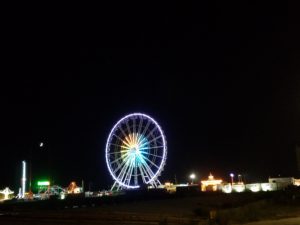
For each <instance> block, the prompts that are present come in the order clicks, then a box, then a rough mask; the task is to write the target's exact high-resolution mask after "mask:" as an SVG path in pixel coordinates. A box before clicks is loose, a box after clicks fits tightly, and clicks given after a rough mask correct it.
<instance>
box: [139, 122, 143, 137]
mask: <svg viewBox="0 0 300 225" xmlns="http://www.w3.org/2000/svg"><path fill="white" fill-rule="evenodd" d="M142 126H143V119H140V122H139V126H138V134H140V133H141V129H142Z"/></svg>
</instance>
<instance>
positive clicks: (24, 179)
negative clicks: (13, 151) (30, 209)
mask: <svg viewBox="0 0 300 225" xmlns="http://www.w3.org/2000/svg"><path fill="white" fill-rule="evenodd" d="M26 180H27V178H26V161H22V196H21V197H22V198H24V197H25V192H26Z"/></svg>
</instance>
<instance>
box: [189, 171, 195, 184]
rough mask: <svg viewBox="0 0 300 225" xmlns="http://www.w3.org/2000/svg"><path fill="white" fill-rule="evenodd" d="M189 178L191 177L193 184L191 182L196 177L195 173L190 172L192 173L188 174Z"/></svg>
mask: <svg viewBox="0 0 300 225" xmlns="http://www.w3.org/2000/svg"><path fill="white" fill-rule="evenodd" d="M190 178H191V180H192V184H193V183H194V179H195V178H196V175H195V174H194V173H192V174H191V175H190Z"/></svg>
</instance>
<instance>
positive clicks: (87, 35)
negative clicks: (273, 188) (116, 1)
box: [0, 1, 300, 189]
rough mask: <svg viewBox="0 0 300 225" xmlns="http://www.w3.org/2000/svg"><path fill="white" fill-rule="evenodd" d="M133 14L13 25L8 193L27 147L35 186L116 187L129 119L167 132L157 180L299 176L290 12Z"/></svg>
mask: <svg viewBox="0 0 300 225" xmlns="http://www.w3.org/2000/svg"><path fill="white" fill-rule="evenodd" d="M225 4H226V5H225ZM127 7H128V10H123V9H115V10H112V11H109V12H108V11H107V10H106V9H105V8H101V10H99V11H98V12H97V10H95V9H94V10H95V11H93V12H91V13H88V11H85V14H84V15H86V16H82V15H81V14H80V16H81V17H83V19H80V20H79V21H80V22H79V21H78V20H76V22H75V20H74V21H72V19H71V18H63V19H62V20H59V19H58V18H56V17H55V18H56V19H53V18H52V17H51V16H53V17H54V15H51V14H49V17H48V16H45V15H44V16H43V15H39V16H30V15H27V16H28V17H27V16H25V17H21V16H20V17H17V18H15V19H13V18H11V21H10V22H9V23H8V24H7V25H6V27H5V28H4V29H5V30H6V31H7V32H5V33H6V34H5V37H4V39H5V41H4V42H3V49H2V50H1V55H2V60H1V61H2V62H1V81H0V86H1V88H0V89H1V90H0V92H1V99H0V100H1V103H0V104H1V112H0V115H1V117H0V132H1V135H0V149H1V163H0V171H1V179H0V189H2V188H4V187H5V186H10V187H13V188H17V187H18V186H19V181H20V173H21V170H20V167H21V160H23V159H27V160H28V158H29V157H30V152H32V153H33V158H32V167H33V177H34V178H35V179H38V178H50V179H51V180H52V181H54V183H56V184H60V185H62V186H67V185H68V184H69V183H70V182H71V181H72V180H75V181H77V182H78V183H80V182H81V180H82V179H83V180H84V181H85V183H86V184H87V185H88V184H90V185H91V186H92V187H93V188H94V189H99V188H108V187H109V185H111V184H112V183H113V181H112V179H111V177H110V175H109V173H108V170H107V167H106V164H105V142H106V138H107V136H108V134H109V131H110V129H111V128H112V127H113V125H114V124H115V123H116V122H117V120H118V119H120V118H121V117H123V116H124V115H126V114H128V113H132V112H143V113H146V114H149V115H150V116H152V117H154V118H155V119H156V120H157V121H158V123H159V124H160V125H161V127H162V128H163V130H164V132H165V135H166V138H167V141H168V159H167V163H166V167H165V170H164V171H163V173H162V177H161V181H166V180H171V181H174V176H175V174H176V177H177V180H178V181H179V182H186V181H187V180H188V175H189V174H190V173H191V172H195V173H196V174H197V176H198V177H207V175H208V173H209V172H212V173H213V174H215V175H216V176H220V177H222V178H223V179H225V180H226V179H228V180H229V175H228V174H229V173H230V172H234V173H241V174H242V175H243V176H245V179H246V180H248V181H267V178H268V177H269V176H278V175H279V174H280V175H281V176H297V171H296V159H295V145H296V144H297V143H299V142H300V75H299V74H300V69H299V68H300V67H299V65H300V63H299V62H300V48H299V33H298V29H299V24H298V23H297V20H296V19H295V18H294V17H293V15H294V13H293V12H292V10H293V7H291V6H290V7H288V5H284V4H283V5H272V6H269V5H261V3H260V4H255V3H247V2H246V1H245V3H243V4H240V5H238V6H237V5H234V6H233V5H229V4H228V3H214V4H211V5H206V4H202V5H199V6H192V5H184V6H180V5H177V6H175V5H168V6H161V7H159V9H158V8H157V7H154V6H152V7H150V6H149V7H147V8H143V10H142V9H140V10H135V9H134V8H130V7H129V6H127ZM41 14H43V13H41ZM41 17H42V18H41ZM66 17H67V16H66ZM73 28H75V29H73ZM41 141H42V142H44V145H45V146H44V147H43V148H39V146H38V145H39V142H41ZM298 176H299V174H298Z"/></svg>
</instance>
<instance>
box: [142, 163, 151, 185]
mask: <svg viewBox="0 0 300 225" xmlns="http://www.w3.org/2000/svg"><path fill="white" fill-rule="evenodd" d="M140 169H141V171H143V176H144V179H143V180H144V182H145V183H147V182H148V181H149V180H150V179H151V177H152V176H151V174H150V173H149V171H147V169H146V167H145V166H144V165H143V164H141V166H140ZM147 177H148V181H147V179H146V178H147Z"/></svg>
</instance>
